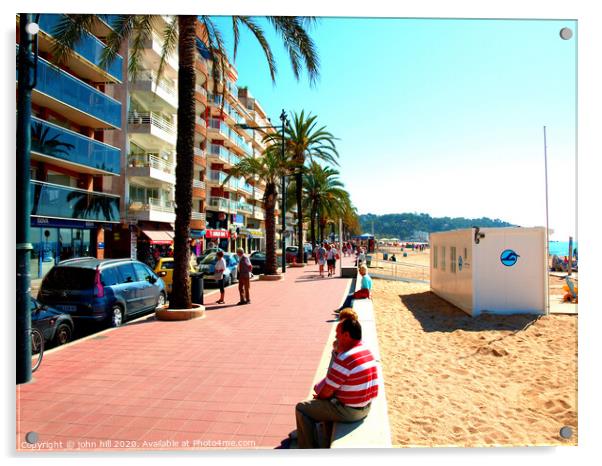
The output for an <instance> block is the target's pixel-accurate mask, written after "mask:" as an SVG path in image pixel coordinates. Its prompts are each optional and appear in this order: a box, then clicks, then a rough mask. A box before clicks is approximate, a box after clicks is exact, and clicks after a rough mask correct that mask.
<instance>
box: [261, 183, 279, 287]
mask: <svg viewBox="0 0 602 466" xmlns="http://www.w3.org/2000/svg"><path fill="white" fill-rule="evenodd" d="M276 202H277V198H276V185H274V184H273V183H268V184H266V187H265V197H264V207H265V242H266V246H265V274H266V275H276V274H277V273H278V264H277V263H276V216H275V214H274V211H275V210H276Z"/></svg>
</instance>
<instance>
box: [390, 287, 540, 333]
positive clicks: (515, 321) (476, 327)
mask: <svg viewBox="0 0 602 466" xmlns="http://www.w3.org/2000/svg"><path fill="white" fill-rule="evenodd" d="M399 298H400V299H401V303H402V304H403V305H404V306H405V307H406V308H407V309H408V310H409V311H410V312H411V313H412V314H413V315H414V317H415V318H416V320H417V321H418V322H419V323H420V325H421V326H422V329H423V330H424V331H425V332H453V331H455V330H464V331H466V332H479V331H487V330H500V331H503V330H511V331H512V330H520V329H522V328H523V327H525V325H527V324H528V323H530V322H533V321H535V320H536V319H537V317H538V316H537V315H533V314H513V315H495V314H481V315H480V316H478V317H471V316H469V315H468V314H466V313H465V312H464V311H462V310H461V309H459V308H458V307H456V306H454V305H453V304H450V303H448V302H447V301H445V300H444V299H442V298H440V297H439V296H437V295H436V294H435V293H433V292H432V291H425V292H422V293H414V294H408V295H399Z"/></svg>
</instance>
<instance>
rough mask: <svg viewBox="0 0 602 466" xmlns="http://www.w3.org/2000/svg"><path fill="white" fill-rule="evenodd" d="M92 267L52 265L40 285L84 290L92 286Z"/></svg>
mask: <svg viewBox="0 0 602 466" xmlns="http://www.w3.org/2000/svg"><path fill="white" fill-rule="evenodd" d="M95 273H96V271H95V270H94V269H84V268H77V267H54V268H53V269H52V270H51V271H50V272H48V274H46V276H45V277H44V281H43V282H42V287H43V288H45V289H51V290H86V289H88V288H93V287H94V275H95Z"/></svg>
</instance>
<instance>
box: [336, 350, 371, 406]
mask: <svg viewBox="0 0 602 466" xmlns="http://www.w3.org/2000/svg"><path fill="white" fill-rule="evenodd" d="M326 383H327V384H328V385H330V386H331V387H332V388H334V389H335V391H334V396H335V397H336V398H337V399H338V400H339V401H340V402H341V403H342V404H344V405H345V406H351V407H354V408H359V407H362V406H366V405H367V404H368V403H370V401H372V398H376V396H377V395H378V370H377V366H376V361H375V359H374V356H372V353H371V352H370V350H369V349H368V348H366V347H365V346H363V345H362V343H361V342H360V343H358V344H357V345H355V346H354V347H353V348H351V349H350V350H348V351H346V352H345V353H341V354H339V355H338V356H337V357H336V358H335V360H334V361H333V363H332V365H331V366H330V369H328V374H327V375H326Z"/></svg>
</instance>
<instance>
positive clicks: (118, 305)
mask: <svg viewBox="0 0 602 466" xmlns="http://www.w3.org/2000/svg"><path fill="white" fill-rule="evenodd" d="M38 300H39V301H40V302H41V303H43V304H47V305H51V306H53V307H55V308H56V309H58V310H60V311H63V312H66V313H68V314H69V315H71V317H72V318H73V319H74V320H76V321H77V320H82V321H85V320H87V321H94V322H100V323H105V324H108V325H111V326H113V327H119V326H120V325H121V324H123V323H124V322H125V321H126V320H127V319H128V318H130V317H133V316H134V315H139V314H143V313H145V312H149V311H154V310H155V308H156V307H157V306H162V305H164V304H165V301H166V291H165V284H164V283H163V280H161V278H159V277H158V276H157V275H156V274H155V272H153V271H152V270H151V269H150V267H149V266H147V265H146V264H143V263H142V262H139V261H136V260H132V259H102V260H101V259H96V258H94V257H82V258H78V259H68V260H65V261H62V262H60V263H59V264H57V265H55V266H54V267H53V268H52V269H50V271H49V272H48V273H47V274H46V276H45V277H44V279H43V280H42V285H41V287H40V291H39V293H38Z"/></svg>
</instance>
